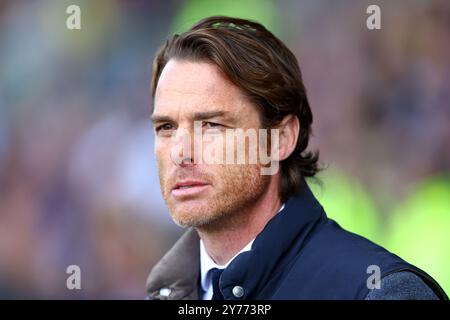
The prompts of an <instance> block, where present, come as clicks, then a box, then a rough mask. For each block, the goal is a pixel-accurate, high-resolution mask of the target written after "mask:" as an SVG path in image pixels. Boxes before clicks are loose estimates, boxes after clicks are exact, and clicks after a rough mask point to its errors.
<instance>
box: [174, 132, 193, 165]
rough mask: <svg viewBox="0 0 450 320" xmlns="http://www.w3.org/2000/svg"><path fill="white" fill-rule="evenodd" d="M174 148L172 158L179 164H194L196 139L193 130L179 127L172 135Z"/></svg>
mask: <svg viewBox="0 0 450 320" xmlns="http://www.w3.org/2000/svg"><path fill="white" fill-rule="evenodd" d="M172 139H173V141H172V148H171V151H170V158H171V159H172V162H173V163H174V164H175V165H177V166H187V165H191V164H194V163H195V161H194V158H195V157H194V141H193V133H192V130H189V129H186V128H178V129H177V131H176V133H175V134H174V135H173V136H172Z"/></svg>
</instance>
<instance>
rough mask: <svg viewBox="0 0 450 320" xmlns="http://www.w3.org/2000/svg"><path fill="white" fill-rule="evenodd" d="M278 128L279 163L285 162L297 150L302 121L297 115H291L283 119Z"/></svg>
mask: <svg viewBox="0 0 450 320" xmlns="http://www.w3.org/2000/svg"><path fill="white" fill-rule="evenodd" d="M277 128H278V129H279V130H280V132H279V141H280V143H279V147H278V150H279V153H278V156H279V161H283V160H284V159H286V158H288V157H289V156H290V155H291V154H292V152H294V150H295V147H296V145H297V141H298V135H299V133H300V121H299V120H298V117H297V116H296V115H293V114H289V115H287V116H286V117H284V118H283V120H282V121H281V123H280V124H279V125H278V126H277Z"/></svg>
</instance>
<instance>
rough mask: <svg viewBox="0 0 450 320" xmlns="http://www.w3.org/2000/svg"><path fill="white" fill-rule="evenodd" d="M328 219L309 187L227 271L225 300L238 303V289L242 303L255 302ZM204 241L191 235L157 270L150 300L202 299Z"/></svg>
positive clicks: (223, 285) (190, 232) (151, 278)
mask: <svg viewBox="0 0 450 320" xmlns="http://www.w3.org/2000/svg"><path fill="white" fill-rule="evenodd" d="M324 217H325V213H324V212H323V210H322V207H321V206H320V204H319V203H318V202H317V200H316V199H315V198H314V196H313V194H312V192H311V191H310V189H309V187H308V185H307V184H306V182H304V183H303V185H302V188H301V190H300V192H299V194H298V195H297V196H296V197H295V198H292V199H290V200H289V201H288V202H287V203H286V206H285V208H284V210H283V211H282V214H277V215H275V216H274V217H273V218H272V219H271V220H270V221H269V222H268V223H267V225H266V226H265V228H264V229H263V231H262V232H261V233H260V234H259V235H258V236H257V237H256V239H255V241H254V243H253V245H252V250H251V251H247V252H243V253H241V254H240V255H238V256H237V257H236V258H235V259H234V260H233V261H232V262H231V263H230V265H229V266H228V267H227V268H226V269H225V270H224V271H223V273H222V276H221V278H220V287H221V290H222V293H223V295H224V297H225V299H236V298H235V296H234V295H233V293H232V291H233V288H234V287H235V286H240V287H242V288H243V292H244V295H243V296H242V297H240V299H252V298H255V297H256V295H257V293H261V292H263V291H264V286H265V285H266V284H267V282H268V281H269V279H275V278H276V277H277V276H280V275H281V273H282V272H283V270H285V268H286V266H287V264H289V262H290V261H292V260H293V258H294V257H295V256H296V255H298V253H299V252H300V250H301V248H302V246H303V244H304V241H305V239H306V238H307V237H308V235H309V234H310V232H311V230H312V229H313V227H314V226H315V225H316V224H317V222H318V221H319V220H320V219H321V218H324ZM199 240H200V239H199V237H198V234H197V232H196V231H195V230H194V229H189V230H188V231H187V232H186V233H185V234H184V235H183V236H182V237H181V238H180V239H179V240H178V241H177V242H176V244H175V245H174V246H173V248H172V249H171V250H170V251H169V252H168V253H167V254H166V255H165V256H164V257H163V258H162V259H161V260H160V262H158V264H157V265H156V266H155V267H154V268H153V270H152V272H151V273H150V276H149V277H148V280H147V292H148V294H149V298H150V299H177V300H178V299H198V283H199V272H200V262H199V261H200V259H199V256H200V249H199ZM280 266H283V268H279V267H280ZM161 289H163V290H161ZM169 291H170V294H168V293H169Z"/></svg>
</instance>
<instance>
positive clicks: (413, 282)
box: [365, 271, 439, 300]
mask: <svg viewBox="0 0 450 320" xmlns="http://www.w3.org/2000/svg"><path fill="white" fill-rule="evenodd" d="M365 300H439V298H438V297H437V296H436V294H435V293H434V292H433V290H431V288H430V287H429V286H427V285H426V284H425V282H423V280H422V279H421V278H420V277H419V276H418V275H416V274H414V273H412V272H409V271H400V272H395V273H392V274H390V275H387V276H385V277H383V278H382V279H381V284H380V289H372V290H370V291H369V293H368V294H367V296H366V298H365Z"/></svg>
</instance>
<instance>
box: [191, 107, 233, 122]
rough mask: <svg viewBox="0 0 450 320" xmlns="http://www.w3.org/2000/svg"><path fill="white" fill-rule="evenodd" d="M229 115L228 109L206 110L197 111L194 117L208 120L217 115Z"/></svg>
mask: <svg viewBox="0 0 450 320" xmlns="http://www.w3.org/2000/svg"><path fill="white" fill-rule="evenodd" d="M227 115H229V112H226V111H220V110H218V111H205V112H195V113H194V116H193V119H194V121H195V120H207V119H211V118H216V117H224V116H227Z"/></svg>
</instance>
